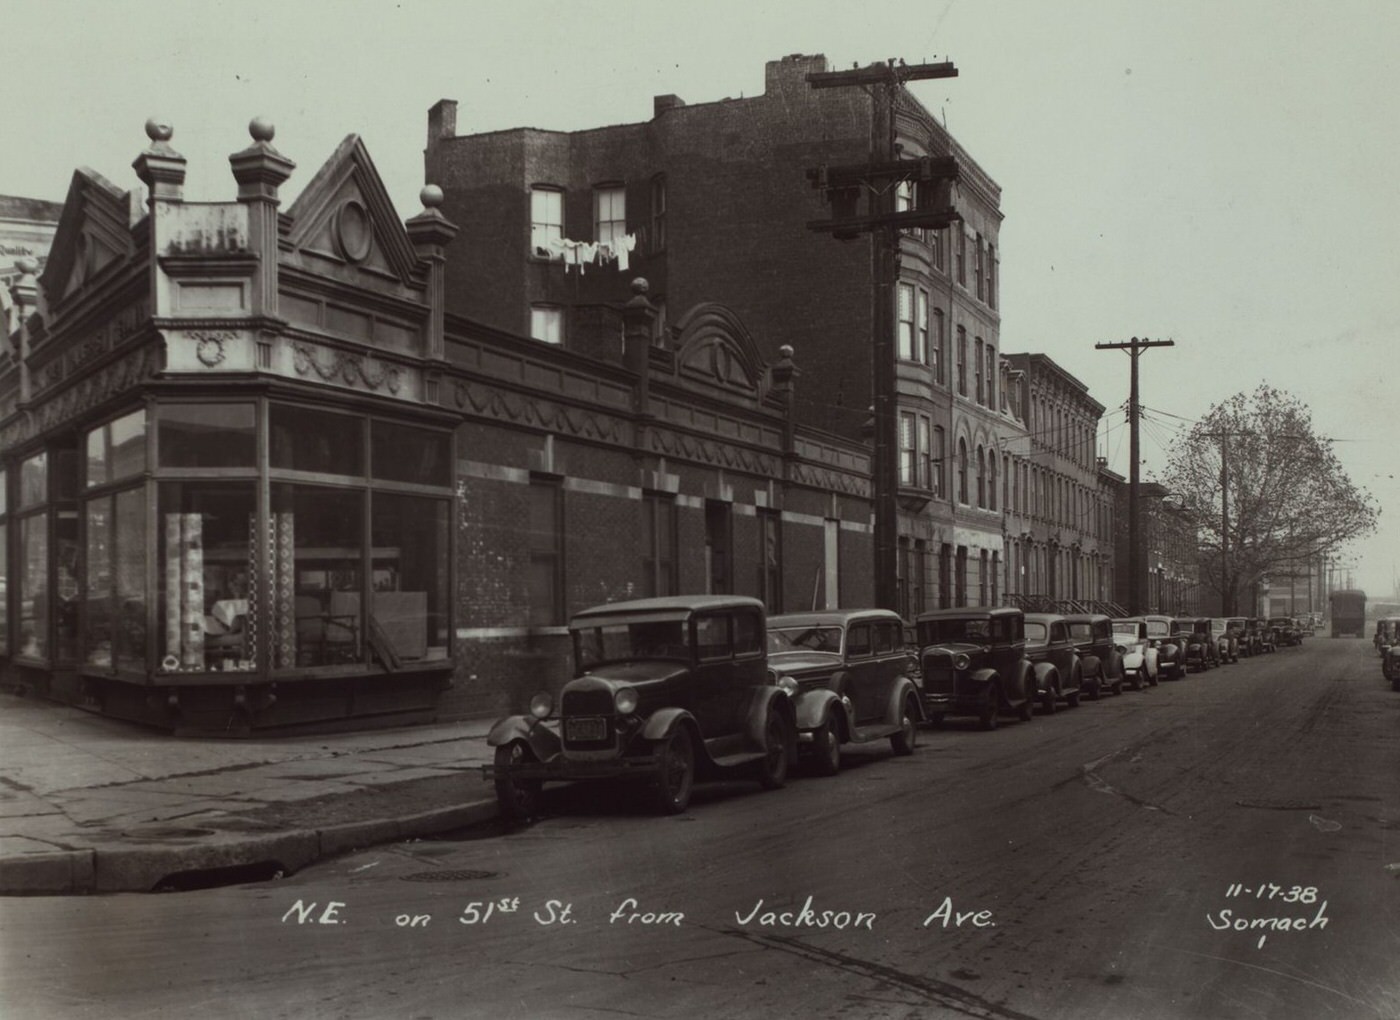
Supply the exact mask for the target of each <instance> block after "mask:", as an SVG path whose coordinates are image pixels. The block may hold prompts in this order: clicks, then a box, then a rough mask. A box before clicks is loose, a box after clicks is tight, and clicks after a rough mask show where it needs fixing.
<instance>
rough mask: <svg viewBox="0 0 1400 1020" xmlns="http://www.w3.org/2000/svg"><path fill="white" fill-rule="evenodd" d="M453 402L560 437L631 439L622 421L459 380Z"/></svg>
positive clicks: (614, 441)
mask: <svg viewBox="0 0 1400 1020" xmlns="http://www.w3.org/2000/svg"><path fill="white" fill-rule="evenodd" d="M453 399H454V400H455V401H456V403H457V407H458V409H460V410H463V411H467V410H470V411H471V412H473V413H474V414H480V415H485V416H487V417H489V418H495V419H497V420H500V421H509V422H512V423H514V424H517V425H530V426H534V427H536V428H542V429H548V430H549V431H551V432H557V433H560V434H561V435H568V436H577V437H581V438H584V439H598V440H602V441H604V442H609V443H622V442H625V441H626V437H627V435H628V431H627V425H626V422H625V421H624V420H623V419H621V418H616V417H613V416H612V415H608V414H600V413H598V412H596V411H585V410H580V409H579V408H576V407H570V406H568V405H567V404H561V403H557V402H556V401H553V400H546V399H544V398H542V397H533V396H525V395H522V394H517V393H509V392H506V391H503V390H499V389H496V388H494V387H491V386H481V385H479V384H475V383H471V382H468V381H466V380H464V379H459V380H457V381H456V383H455V384H454V385H453Z"/></svg>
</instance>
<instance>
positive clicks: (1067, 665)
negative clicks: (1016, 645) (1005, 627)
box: [1025, 613, 1084, 715]
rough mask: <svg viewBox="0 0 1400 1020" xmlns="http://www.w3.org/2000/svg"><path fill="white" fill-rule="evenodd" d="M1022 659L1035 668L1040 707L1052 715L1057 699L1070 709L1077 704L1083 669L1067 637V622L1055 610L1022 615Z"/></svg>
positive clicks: (1076, 651)
mask: <svg viewBox="0 0 1400 1020" xmlns="http://www.w3.org/2000/svg"><path fill="white" fill-rule="evenodd" d="M1025 626H1026V658H1028V659H1030V660H1031V668H1032V669H1033V670H1034V671H1035V692H1036V698H1037V700H1038V701H1039V702H1040V710H1041V711H1042V712H1044V713H1045V714H1046V715H1054V713H1055V709H1056V707H1058V705H1059V702H1060V699H1061V698H1064V700H1065V704H1066V705H1068V706H1069V707H1070V708H1077V707H1078V706H1079V694H1080V691H1081V690H1082V688H1083V686H1084V671H1083V668H1082V667H1081V666H1080V664H1079V649H1078V648H1077V647H1076V646H1075V643H1074V640H1073V639H1072V638H1071V637H1070V636H1069V624H1068V623H1066V622H1065V618H1064V617H1063V616H1060V615H1058V614H1055V613H1027V614H1026V624H1025Z"/></svg>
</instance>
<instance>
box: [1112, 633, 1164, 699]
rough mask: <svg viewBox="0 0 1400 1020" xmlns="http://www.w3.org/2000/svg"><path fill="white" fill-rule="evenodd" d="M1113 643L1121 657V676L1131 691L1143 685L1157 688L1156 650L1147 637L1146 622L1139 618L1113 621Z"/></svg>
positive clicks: (1138, 689) (1140, 688) (1139, 688)
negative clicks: (1125, 679) (1130, 687)
mask: <svg viewBox="0 0 1400 1020" xmlns="http://www.w3.org/2000/svg"><path fill="white" fill-rule="evenodd" d="M1113 641H1114V644H1115V646H1116V647H1117V648H1118V650H1119V652H1120V653H1121V655H1122V656H1123V675H1124V676H1125V677H1127V680H1128V683H1129V684H1131V685H1132V688H1133V690H1135V691H1140V690H1142V686H1143V684H1146V685H1147V686H1149V687H1156V686H1157V649H1156V648H1155V647H1153V645H1152V639H1151V638H1150V637H1148V636H1147V621H1146V620H1143V619H1141V618H1139V617H1133V616H1130V617H1122V618H1120V619H1115V620H1114V621H1113Z"/></svg>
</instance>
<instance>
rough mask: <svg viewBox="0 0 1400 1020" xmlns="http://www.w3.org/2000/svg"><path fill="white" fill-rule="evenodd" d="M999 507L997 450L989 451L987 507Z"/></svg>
mask: <svg viewBox="0 0 1400 1020" xmlns="http://www.w3.org/2000/svg"><path fill="white" fill-rule="evenodd" d="M996 508H997V454H996V451H995V450H990V451H988V453H987V509H988V510H995V509H996Z"/></svg>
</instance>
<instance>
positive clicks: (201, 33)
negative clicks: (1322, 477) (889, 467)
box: [0, 0, 1400, 595]
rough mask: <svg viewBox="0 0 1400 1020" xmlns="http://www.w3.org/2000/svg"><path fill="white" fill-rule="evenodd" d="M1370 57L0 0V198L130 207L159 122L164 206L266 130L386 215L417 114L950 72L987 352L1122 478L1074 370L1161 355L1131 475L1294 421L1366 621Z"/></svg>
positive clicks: (301, 6)
mask: <svg viewBox="0 0 1400 1020" xmlns="http://www.w3.org/2000/svg"><path fill="white" fill-rule="evenodd" d="M1397 42H1400V2H1396V0H1326V2H1322V0H1316V2H1306V3H1305V2H1302V0H1258V2H1237V0H1209V2H1195V0H1173V2H1170V3H1163V2H1161V0H1152V2H1145V0H1144V2H1139V0H1097V2H1095V0H1054V2H1048V0H977V2H973V0H923V2H920V0H905V2H903V3H882V2H870V0H866V2H864V3H850V2H847V3H840V4H838V3H834V2H830V0H806V2H789V0H781V2H772V0H747V2H739V3H736V2H729V0H724V2H700V0H696V2H693V3H686V4H678V3H670V2H658V0H652V2H649V3H632V2H627V0H614V2H611V3H607V4H602V3H589V2H587V0H572V2H567V3H542V2H536V0H513V2H510V3H502V2H500V0H491V2H489V3H486V2H479V0H455V2H429V0H403V2H398V3H394V2H386V0H373V2H370V0H361V2H349V0H347V2H335V3H330V2H320V0H315V2H313V0H296V2H295V3H291V2H287V0H279V2H275V3H272V2H264V0H237V2H204V3H198V2H188V3H170V2H168V0H161V2H145V0H124V2H103V0H91V2H74V0H42V2H37V0H36V2H31V0H0V75H2V76H3V82H4V95H5V100H6V101H5V104H4V111H5V112H4V121H3V129H0V130H3V134H0V194H9V195H21V196H26V197H31V198H47V199H53V200H62V199H63V197H64V195H65V194H66V192H67V188H68V182H69V179H70V178H71V175H72V172H73V169H74V168H75V167H77V166H88V167H91V168H92V169H94V170H96V171H98V172H99V173H101V174H103V175H104V176H106V177H107V178H108V179H110V180H111V181H113V182H114V183H116V184H117V185H119V186H121V187H123V188H131V187H135V186H137V185H138V183H139V182H138V181H137V180H136V177H135V174H134V173H133V172H132V170H131V161H132V160H133V159H134V158H135V157H136V155H137V154H138V153H139V152H140V151H141V150H142V149H143V148H144V147H145V145H146V137H145V134H144V132H143V124H144V123H145V120H146V118H147V117H149V116H153V115H155V116H159V117H162V118H164V119H166V120H168V121H169V122H170V123H172V124H173V125H174V128H175V136H174V139H173V142H172V144H173V145H174V147H175V148H176V149H177V150H178V151H180V152H181V153H182V154H184V155H185V156H186V157H187V158H188V160H189V177H188V181H187V187H186V194H187V196H188V197H190V198H193V199H203V200H214V199H218V200H222V199H228V198H231V197H232V195H233V193H234V184H233V180H232V177H231V176H230V174H229V168H228V161H227V159H228V155H229V154H230V153H232V152H235V151H237V150H239V149H241V148H244V147H245V146H246V145H247V144H248V135H247V130H246V126H247V122H248V120H249V119H250V118H251V117H253V116H255V115H262V116H266V117H269V118H270V119H271V120H272V121H273V122H274V123H275V124H276V127H277V136H276V140H275V144H276V146H277V147H278V148H279V149H280V150H281V151H282V152H283V153H284V154H285V155H287V156H288V157H290V158H291V159H293V160H295V161H296V162H297V164H298V169H297V172H296V174H295V175H294V176H293V178H292V180H291V181H290V182H289V183H288V186H287V187H286V188H284V190H283V196H284V199H285V200H287V201H290V199H292V198H294V197H295V196H296V194H297V193H298V192H299V191H300V189H301V188H302V187H303V186H304V185H305V183H306V182H307V181H309V180H310V178H311V176H312V174H314V172H315V170H316V169H317V167H318V166H319V165H320V164H321V162H322V161H324V160H325V159H326V158H327V157H328V156H329V155H330V153H331V151H332V150H333V149H334V148H335V146H336V145H337V144H338V143H339V142H340V140H341V139H342V138H343V137H344V136H345V135H347V134H350V133H357V134H359V135H361V136H362V137H363V139H364V140H365V144H366V145H367V146H368V148H369V151H370V154H371V156H372V157H373V159H374V161H375V164H376V166H377V167H378V169H379V171H380V173H381V175H382V176H383V177H384V179H385V181H386V183H387V186H388V188H389V191H390V194H391V196H392V197H393V199H394V201H395V203H396V204H397V206H398V211H399V214H400V216H401V217H405V218H406V217H408V216H412V215H414V214H415V213H416V212H417V211H418V210H419V208H420V207H419V205H418V200H417V194H418V189H419V188H420V186H421V185H422V184H423V179H422V150H423V144H424V139H425V135H426V130H427V126H426V121H427V109H428V107H429V106H431V105H432V104H433V103H434V102H435V101H436V100H438V99H440V98H451V99H456V100H457V101H458V103H459V106H458V122H457V127H458V131H459V133H462V134H467V133H472V132H476V131H486V130H494V129H499V128H508V127H516V126H521V125H530V126H534V127H540V128H551V129H558V130H574V129H580V128H589V127H598V126H602V125H606V124H614V123H627V122H635V121H643V120H647V119H649V118H650V116H651V108H652V107H651V101H652V96H653V95H656V94H660V93H676V94H677V95H679V96H681V97H682V98H684V99H685V100H687V101H688V102H705V101H712V100H717V99H722V98H724V97H726V96H735V97H737V96H739V95H741V94H742V95H755V94H758V93H760V92H761V91H762V90H763V65H764V62H765V61H767V60H772V59H776V58H778V57H781V56H783V55H785V54H789V53H824V54H826V56H827V57H828V58H829V60H830V61H831V63H832V65H833V66H834V67H849V66H851V64H852V63H854V62H859V63H862V64H864V63H868V62H870V61H873V60H881V59H884V58H887V57H902V58H904V59H905V60H907V61H909V62H910V63H913V62H915V61H920V60H933V59H951V60H953V61H954V62H955V63H956V64H957V66H958V70H959V76H958V77H957V78H954V79H948V80H939V81H932V82H921V83H916V84H914V85H913V86H912V88H913V91H914V92H915V94H916V95H917V96H918V97H919V98H920V99H921V100H922V101H923V103H924V104H925V105H926V106H927V107H928V108H929V109H930V110H931V111H933V112H934V113H935V114H936V115H938V116H940V117H942V118H944V119H946V122H947V125H948V127H949V129H950V130H951V131H952V133H953V134H954V136H955V137H957V138H958V140H959V141H960V142H961V143H962V144H963V145H964V147H965V148H966V149H967V150H968V151H969V152H970V153H971V154H972V156H973V158H975V159H976V160H977V161H978V163H980V164H981V165H982V167H983V168H984V169H985V170H986V171H987V172H988V173H990V174H991V176H992V177H993V178H994V179H995V180H996V181H997V182H998V183H999V184H1000V185H1001V187H1002V210H1003V212H1004V213H1005V216H1006V219H1005V222H1004V223H1003V225H1002V232H1001V252H1002V328H1001V343H1002V349H1003V350H1004V351H1006V352H1008V353H1012V352H1017V351H1042V352H1045V353H1047V354H1049V355H1050V356H1051V357H1053V358H1054V359H1055V360H1056V361H1057V362H1058V363H1059V364H1060V365H1062V366H1063V367H1064V368H1066V369H1067V370H1068V371H1070V372H1073V373H1074V374H1076V375H1077V376H1079V378H1081V379H1082V380H1084V382H1086V383H1087V384H1088V385H1089V387H1090V391H1091V392H1092V393H1093V395H1094V396H1095V397H1096V398H1097V399H1098V400H1099V401H1100V402H1101V403H1103V404H1104V405H1106V406H1107V407H1108V408H1109V411H1108V412H1106V414H1105V416H1104V420H1103V423H1102V426H1101V439H1100V444H1101V449H1102V451H1103V452H1105V453H1106V454H1107V455H1108V456H1109V457H1110V459H1111V462H1112V464H1113V465H1114V466H1115V467H1116V468H1117V469H1118V470H1121V471H1123V472H1125V473H1126V471H1127V445H1128V443H1127V429H1126V427H1125V424H1124V416H1123V415H1122V414H1121V413H1120V412H1119V411H1118V410H1117V409H1118V408H1119V407H1120V406H1121V405H1123V404H1124V402H1125V401H1126V399H1127V392H1128V359H1127V357H1126V356H1124V355H1123V354H1121V353H1118V352H1113V351H1095V350H1094V344H1095V342H1098V341H1117V340H1126V339H1128V338H1129V337H1132V336H1148V337H1152V338H1161V339H1167V338H1170V339H1172V340H1175V342H1176V347H1174V348H1170V349H1162V350H1154V351H1151V352H1149V353H1147V354H1146V355H1144V358H1143V361H1142V368H1143V376H1142V398H1143V402H1144V404H1145V405H1146V406H1147V407H1148V408H1150V409H1152V410H1150V411H1149V412H1148V413H1149V421H1148V423H1147V426H1146V428H1145V431H1144V434H1143V457H1144V460H1145V462H1146V463H1145V470H1146V471H1148V472H1150V471H1152V470H1153V469H1154V468H1155V469H1160V468H1161V467H1162V466H1163V465H1164V463H1165V460H1166V456H1167V450H1168V449H1169V448H1170V445H1171V435H1170V428H1171V425H1172V424H1173V423H1178V422H1179V420H1181V419H1191V418H1194V417H1196V416H1199V415H1200V414H1202V413H1204V412H1205V411H1206V410H1207V409H1208V408H1209V406H1210V405H1211V404H1212V403H1214V402H1217V401H1221V400H1224V399H1226V398H1227V397H1229V396H1230V395H1232V394H1234V393H1236V392H1239V391H1241V390H1245V391H1252V390H1253V389H1254V387H1255V386H1256V385H1257V384H1258V383H1259V382H1260V381H1264V380H1267V381H1268V382H1269V383H1271V384H1273V385H1274V386H1277V387H1280V388H1282V389H1285V390H1287V391H1289V392H1291V393H1293V394H1295V395H1296V396H1298V397H1299V398H1301V399H1302V400H1303V401H1305V402H1306V403H1307V404H1309V405H1310V406H1311V407H1312V409H1313V415H1314V423H1315V425H1316V427H1317V430H1318V432H1319V433H1321V434H1323V435H1326V436H1330V437H1333V438H1335V439H1336V441H1337V442H1336V446H1335V449H1336V451H1337V453H1338V455H1339V457H1340V458H1341V460H1342V462H1343V464H1344V465H1345V467H1346V469H1347V471H1348V473H1349V474H1350V475H1351V477H1352V479H1353V480H1354V481H1355V482H1356V483H1357V484H1359V485H1361V486H1363V487H1365V488H1367V489H1369V490H1370V491H1371V492H1372V493H1373V494H1374V495H1375V497H1376V498H1377V500H1378V502H1379V503H1380V505H1381V506H1382V508H1383V514H1382V520H1381V529H1380V531H1379V533H1378V534H1377V536H1376V537H1375V538H1374V539H1372V540H1369V541H1367V542H1365V543H1363V544H1358V545H1357V546H1356V547H1354V548H1353V550H1351V552H1352V558H1353V559H1354V561H1355V562H1356V567H1357V569H1356V580H1357V582H1358V583H1359V584H1361V585H1363V586H1364V587H1366V588H1367V589H1368V590H1369V591H1371V592H1372V593H1373V595H1379V594H1382V593H1389V591H1390V589H1391V587H1392V579H1393V577H1394V576H1395V575H1396V573H1397V570H1400V479H1398V478H1396V477H1395V476H1396V475H1397V474H1400V470H1397V468H1400V464H1397V457H1396V456H1395V455H1394V454H1393V453H1391V452H1390V448H1391V446H1392V444H1393V443H1394V442H1395V440H1394V438H1393V437H1394V436H1395V434H1396V431H1397V430H1396V428H1395V425H1394V422H1395V421H1396V419H1397V417H1400V397H1396V396H1395V394H1396V393H1400V358H1397V357H1396V356H1395V354H1396V353H1397V347H1396V342H1395V341H1396V336H1397V332H1400V272H1397V270H1400V245H1397V230H1398V229H1400V227H1398V226H1397V224H1400V181H1397V172H1396V168H1397V166H1400V83H1397V80H1396V71H1395V56H1394V55H1395V52H1396V44H1397ZM461 226H462V227H463V228H464V229H466V230H470V229H471V226H470V224H462V225H461ZM715 298H716V300H720V301H723V295H715ZM1392 365H1395V366H1396V373H1397V378H1396V381H1395V382H1394V383H1390V384H1388V382H1387V369H1389V368H1390V367H1391V366H1392ZM1173 416H1176V417H1173Z"/></svg>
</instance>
